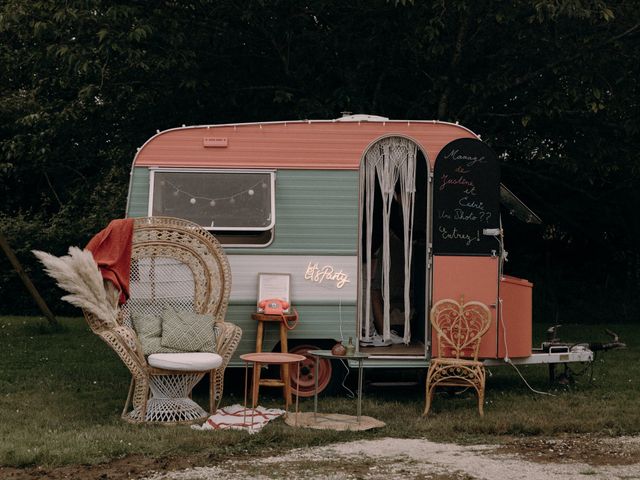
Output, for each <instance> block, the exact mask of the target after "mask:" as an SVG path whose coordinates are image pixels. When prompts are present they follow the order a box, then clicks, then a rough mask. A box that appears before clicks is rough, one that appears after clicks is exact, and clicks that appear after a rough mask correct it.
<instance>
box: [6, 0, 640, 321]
mask: <svg viewBox="0 0 640 480" xmlns="http://www.w3.org/2000/svg"><path fill="white" fill-rule="evenodd" d="M634 3H635V2H629V1H618V2H605V1H602V0H535V1H532V2H499V3H496V4H494V3H487V2H474V1H472V0H451V1H446V2H444V1H431V2H409V1H407V2H402V1H401V2H391V1H382V0H378V1H373V2H371V1H365V0H358V1H354V2H342V1H338V0H312V1H309V2H291V1H286V0H274V1H271V2H264V1H261V0H246V1H244V2H236V1H229V0H220V1H213V0H189V1H180V2H177V1H168V0H166V1H163V2H155V3H153V4H148V3H147V2H140V1H119V2H103V1H100V0H89V1H86V0H85V1H78V0H70V1H68V2H64V3H60V2H55V1H52V0H40V1H34V2H29V4H28V5H27V4H25V3H24V2H21V1H19V0H7V1H5V2H4V3H3V5H2V6H0V75H1V78H2V82H0V152H1V157H0V216H1V217H2V218H0V220H2V222H3V225H4V229H5V234H6V235H7V236H8V237H9V238H10V240H12V244H13V246H14V247H15V248H16V250H17V251H18V254H19V255H20V256H21V258H22V260H23V261H25V260H27V259H29V258H30V256H29V254H28V250H29V249H30V248H33V247H36V246H37V247H39V248H45V249H48V250H53V251H55V252H56V253H62V252H63V251H64V249H65V248H66V246H67V245H70V244H82V243H84V242H86V240H87V239H88V238H89V237H90V235H91V234H92V233H94V232H96V231H97V230H99V229H100V228H102V226H104V225H105V224H106V223H107V221H108V220H109V219H111V218H114V217H118V216H122V214H123V209H124V205H125V196H126V188H127V180H128V176H127V172H128V170H129V165H130V162H131V160H132V158H133V155H134V153H135V149H136V147H138V146H140V145H142V144H143V142H144V141H145V140H146V139H148V138H149V137H150V136H151V135H152V134H153V133H154V132H155V131H156V129H165V128H170V127H174V126H177V125H181V124H206V123H224V122H234V121H255V120H278V119H296V118H300V119H303V118H334V117H337V116H338V115H339V112H340V111H343V110H348V111H352V112H367V113H375V114H382V115H385V116H389V117H391V118H420V119H423V118H437V119H439V120H446V121H459V122H460V123H462V124H464V125H466V126H467V127H470V128H471V129H472V130H474V131H476V132H478V133H481V134H482V138H483V139H484V140H485V141H486V142H487V143H489V144H490V145H491V146H492V147H493V148H494V149H495V150H496V151H497V152H498V153H499V155H500V157H501V158H502V160H503V176H504V178H505V181H506V182H507V183H508V184H509V185H510V186H511V187H512V189H513V190H515V191H516V192H517V193H519V194H520V195H521V196H522V197H523V199H524V200H525V201H527V202H528V203H530V204H531V206H532V207H533V208H534V209H535V210H537V211H538V212H539V213H540V214H541V216H542V217H543V219H544V220H545V222H546V227H545V230H544V231H537V232H534V234H533V235H532V234H531V232H530V231H528V230H526V229H525V230H523V231H522V232H521V233H518V235H513V237H512V239H511V242H510V243H511V248H512V250H515V251H514V252H513V253H514V255H512V257H513V258H514V259H515V261H512V265H511V268H512V269H513V271H514V272H516V273H522V272H526V274H527V275H531V274H532V275H533V279H534V280H536V281H538V280H542V279H545V278H546V280H547V281H546V282H538V285H539V287H542V288H538V289H537V290H538V291H541V292H543V293H544V295H542V297H543V298H542V299H543V300H544V299H551V300H549V301H546V300H545V303H544V305H545V307H544V310H545V313H546V314H549V313H553V312H554V311H557V309H558V302H557V301H556V300H553V296H552V295H551V293H553V292H556V294H557V295H561V296H565V297H566V296H571V294H575V292H576V291H580V290H584V289H585V288H586V287H585V285H586V283H589V287H588V288H590V289H591V290H596V291H598V292H601V294H599V295H594V296H592V298H590V299H589V301H588V302H587V303H584V305H581V306H580V308H579V309H574V311H575V312H577V313H575V315H576V316H580V315H582V313H583V312H589V311H596V310H594V309H593V308H591V307H594V305H595V306H598V307H602V305H605V304H607V303H614V297H615V295H616V292H618V293H617V294H618V295H623V294H628V292H630V291H637V289H638V287H640V279H639V278H638V272H639V271H640V248H639V247H638V246H637V245H636V242H635V238H637V237H638V236H639V235H640V224H639V222H640V220H638V218H637V215H635V213H634V208H635V205H638V204H640V203H639V202H638V200H640V199H639V198H638V193H637V192H638V191H640V190H639V189H638V186H639V185H638V178H639V175H640V173H639V167H640V165H639V160H638V156H637V154H636V153H635V149H636V146H637V145H638V125H639V122H638V120H639V112H638V100H637V99H638V98H639V96H638V87H637V82H636V78H638V74H639V73H640V72H639V71H638V68H639V66H638V62H637V53H636V50H637V44H638V34H639V31H640V27H639V25H640V11H638V9H637V8H636V5H635V4H634ZM513 228H514V230H513V233H516V232H517V231H519V230H517V229H518V228H520V227H513ZM545 259H546V260H545ZM26 263H27V264H29V262H28V261H27V262H26ZM545 265H547V267H545ZM7 271H8V269H7V268H4V266H3V269H2V270H0V285H2V288H3V290H5V288H6V289H7V291H14V290H15V291H18V290H19V289H21V287H20V286H19V284H18V283H16V281H15V280H10V278H13V276H12V274H10V273H5V272H7ZM35 271H36V272H37V271H39V269H37V270H35ZM592 271H598V272H602V275H597V276H593V278H592V279H590V280H588V281H587V280H585V279H589V278H591V276H589V275H587V273H588V272H592ZM553 279H556V281H555V282H553V281H552V280H553ZM601 279H602V280H601ZM585 282H586V283H585ZM566 285H569V286H570V287H571V288H570V289H568V290H567V289H566V288H565V286H566ZM634 289H635V290H634ZM557 295H556V297H557ZM4 302H5V303H4V304H2V303H1V301H0V311H2V310H7V311H8V310H9V309H13V310H16V309H21V308H22V307H23V305H18V304H15V303H14V304H12V305H10V304H9V303H8V301H7V300H4ZM26 302H28V300H26ZM596 304H599V305H596ZM569 310H571V307H570V306H567V307H565V310H564V311H569ZM600 310H602V308H600Z"/></svg>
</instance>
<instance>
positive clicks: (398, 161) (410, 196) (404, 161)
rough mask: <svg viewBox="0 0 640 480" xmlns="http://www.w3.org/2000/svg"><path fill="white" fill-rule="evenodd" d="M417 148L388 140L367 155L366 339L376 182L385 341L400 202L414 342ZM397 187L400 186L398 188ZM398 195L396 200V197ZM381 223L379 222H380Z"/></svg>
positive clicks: (408, 312)
mask: <svg viewBox="0 0 640 480" xmlns="http://www.w3.org/2000/svg"><path fill="white" fill-rule="evenodd" d="M416 154H417V146H416V144H415V143H413V142H412V141H410V140H408V139H406V138H402V137H388V138H384V139H382V140H380V141H378V142H376V143H375V144H374V145H373V146H372V147H371V148H369V150H368V151H367V153H366V154H365V166H364V175H361V179H360V182H361V185H360V191H361V192H362V191H364V192H365V199H364V215H365V222H366V232H362V233H363V234H364V236H365V240H366V249H365V252H364V256H363V261H364V262H365V264H366V267H365V269H364V271H363V276H364V278H363V284H364V285H365V287H366V289H365V308H364V322H363V323H364V335H365V336H366V337H370V336H371V328H372V327H371V279H372V269H371V266H372V261H373V253H374V252H372V251H371V249H372V243H373V224H374V218H373V212H374V203H375V192H376V188H375V187H376V181H377V182H378V185H379V186H380V191H381V192H382V198H381V201H382V247H381V252H382V262H381V263H380V264H381V265H382V272H381V273H382V275H381V279H382V285H381V287H382V298H383V312H384V328H383V331H382V332H378V334H382V337H383V339H385V340H389V339H390V338H391V333H390V332H391V325H390V317H391V314H390V310H391V302H390V301H391V297H390V285H389V271H390V268H391V250H390V217H391V207H392V204H393V202H394V201H398V202H399V204H400V207H401V211H402V226H403V232H402V234H403V236H402V238H403V242H404V338H403V340H404V342H405V343H407V344H408V343H409V341H410V340H411V330H410V319H411V298H410V293H411V288H410V287H411V254H412V247H411V244H412V237H413V213H414V199H415V191H416V186H415V179H416ZM396 185H397V186H396ZM396 193H397V197H396V200H394V194H396ZM377 221H379V220H377Z"/></svg>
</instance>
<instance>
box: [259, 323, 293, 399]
mask: <svg viewBox="0 0 640 480" xmlns="http://www.w3.org/2000/svg"><path fill="white" fill-rule="evenodd" d="M284 317H285V318H286V319H287V321H288V322H291V321H295V319H296V315H284ZM251 318H252V319H253V320H256V321H257V322H258V328H257V330H256V353H259V352H262V341H263V337H264V324H265V323H279V324H280V352H281V353H287V352H288V351H289V348H288V346H287V327H286V326H285V324H284V321H283V319H282V316H281V315H265V314H264V313H252V314H251ZM260 370H261V369H260V368H259V367H258V368H254V369H253V383H252V384H251V388H252V395H251V399H252V400H253V405H252V407H253V408H255V407H256V403H257V401H258V393H259V390H260V386H263V387H282V391H283V394H284V401H285V407H286V408H288V407H289V404H290V403H291V384H290V382H289V364H288V363H283V364H281V365H280V378H262V379H261V378H260Z"/></svg>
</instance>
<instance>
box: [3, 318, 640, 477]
mask: <svg viewBox="0 0 640 480" xmlns="http://www.w3.org/2000/svg"><path fill="white" fill-rule="evenodd" d="M61 323H62V326H63V328H62V329H61V330H60V331H51V330H50V329H49V327H48V326H46V325H45V322H44V320H42V319H38V318H34V317H0V355H1V360H0V365H1V368H0V465H4V466H33V465H43V466H48V467H51V466H58V465H67V464H93V463H100V462H108V461H110V460H113V459H116V458H122V457H125V456H128V455H134V454H135V455H144V456H147V457H152V458H158V457H167V456H188V455H195V454H204V455H207V458H208V459H209V460H210V461H211V462H215V461H216V459H221V458H226V457H228V456H230V455H245V454H252V453H257V452H261V453H268V452H270V451H282V449H283V448H289V447H291V446H294V445H295V446H297V447H302V446H306V445H319V444H325V443H330V442H335V441H344V440H355V439H360V438H376V437H384V436H396V437H407V438H409V437H427V438H429V439H432V440H440V441H443V440H446V441H458V442H488V443H493V442H499V441H500V439H501V438H504V437H505V436H509V437H511V436H520V435H522V436H524V435H541V436H551V435H558V434H562V433H594V434H598V435H607V436H617V435H624V434H637V433H639V432H640V409H639V408H638V391H639V389H640V373H639V365H640V348H638V346H637V341H638V339H640V327H638V326H632V325H608V327H609V328H610V329H612V330H615V331H616V332H618V333H619V334H620V336H621V338H622V339H623V340H624V341H626V342H627V344H628V345H629V348H628V349H627V350H619V351H611V352H608V353H605V354H599V355H598V357H597V358H596V362H595V372H594V378H593V382H589V376H588V375H583V376H578V377H576V382H575V383H574V384H573V385H571V386H566V387H565V386H557V385H556V386H550V385H549V384H548V375H547V368H546V367H545V366H529V367H523V368H522V369H521V370H522V373H523V374H524V376H525V377H526V378H527V380H528V381H529V383H530V384H531V385H532V386H533V387H534V388H536V389H537V390H542V391H546V392H550V393H552V394H553V395H554V396H546V395H545V396H543V395H536V394H534V393H531V392H530V391H529V390H528V388H527V387H526V386H525V385H524V383H523V382H522V381H521V380H520V378H519V377H518V375H517V374H516V372H515V371H514V370H513V369H512V368H511V367H508V366H504V367H495V368H492V369H490V373H491V375H490V376H489V377H488V380H487V391H486V405H485V417H484V418H482V419H481V418H480V417H479V416H478V413H477V406H476V401H475V398H474V397H473V396H472V395H461V396H459V397H455V398H449V397H447V396H446V395H441V396H440V395H438V396H436V399H435V401H434V405H433V407H432V414H431V415H430V416H429V417H428V418H422V416H421V414H422V409H423V408H424V391H423V389H422V387H412V388H406V387H405V388H402V389H399V388H395V389H394V388H390V387H386V388H367V389H366V390H365V397H364V401H363V413H364V414H365V415H370V416H373V417H376V418H378V419H380V420H383V421H384V422H386V423H387V426H386V427H385V428H382V429H378V430H372V431H368V432H331V431H319V430H305V429H292V428H291V427H288V426H286V425H284V423H283V422H282V421H280V420H278V421H276V422H274V423H272V424H270V425H268V426H267V427H266V428H265V429H264V430H263V431H262V432H261V433H259V434H257V435H252V436H249V435H248V434H246V433H245V432H234V431H215V432H213V431H205V432H199V431H194V430H191V429H190V428H189V427H188V426H178V427H164V426H157V425H130V424H127V423H126V422H123V421H122V420H120V412H121V410H122V407H123V404H124V400H125V398H126V395H127V391H128V386H129V374H128V371H127V370H126V369H125V367H124V365H123V364H122V363H121V362H120V360H119V359H118V358H117V357H116V355H115V353H114V352H113V351H111V350H110V349H109V348H108V347H107V346H106V345H105V344H103V343H102V341H101V340H100V339H99V338H98V337H97V336H95V335H93V334H92V333H91V331H90V330H89V328H88V327H87V325H86V324H85V322H84V320H82V319H80V318H63V319H61ZM603 330H604V327H603V326H564V327H563V328H562V331H561V334H562V335H561V336H562V338H563V339H564V340H568V341H576V342H578V341H584V340H606V336H605V335H604V334H603V333H602V332H603ZM542 331H543V328H542V326H536V332H534V336H536V337H537V338H540V337H541V332H542ZM581 368H582V366H580V365H576V366H575V370H580V369H581ZM559 371H562V369H561V368H560V369H559ZM227 378H228V379H229V380H228V382H227V386H226V388H225V398H224V399H223V402H222V403H223V405H230V404H232V403H238V402H241V401H242V378H243V371H242V370H240V369H234V370H228V377H227ZM236 379H237V380H236ZM200 390H202V391H203V393H202V397H198V396H197V395H196V400H201V404H203V405H206V397H205V396H204V395H205V393H204V391H205V390H206V389H200ZM267 392H268V391H267ZM273 392H274V395H275V393H276V392H277V390H273ZM196 393H197V394H199V392H196ZM261 404H263V405H266V406H281V399H278V398H277V397H275V398H274V399H273V400H269V399H264V398H261ZM320 408H321V409H322V410H324V411H332V412H335V413H348V414H352V413H353V412H354V409H355V404H354V401H353V400H352V399H348V398H346V397H345V396H344V395H342V396H340V395H336V396H334V397H325V396H321V398H320ZM301 409H302V410H303V411H305V410H306V411H309V410H312V409H313V399H308V400H305V401H302V402H301Z"/></svg>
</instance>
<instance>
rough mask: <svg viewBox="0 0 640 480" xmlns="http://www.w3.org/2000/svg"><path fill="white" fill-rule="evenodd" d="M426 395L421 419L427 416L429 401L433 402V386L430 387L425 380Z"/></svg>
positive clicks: (429, 406)
mask: <svg viewBox="0 0 640 480" xmlns="http://www.w3.org/2000/svg"><path fill="white" fill-rule="evenodd" d="M425 390H426V393H425V407H424V412H423V413H422V416H423V417H426V416H427V415H429V410H431V401H432V400H433V390H434V387H433V385H431V384H430V383H429V381H428V380H427V386H426V389H425Z"/></svg>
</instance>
